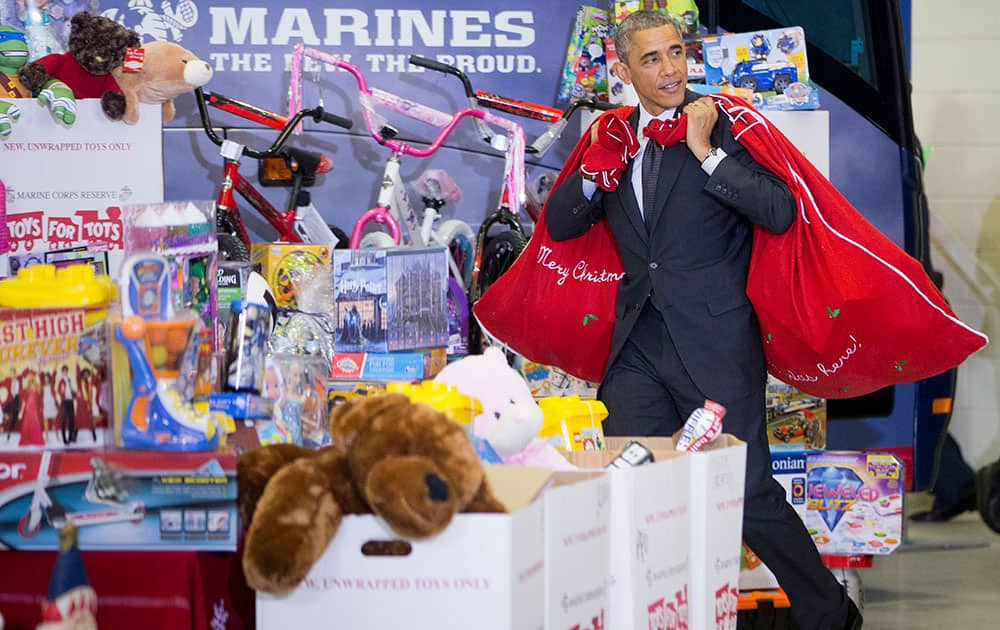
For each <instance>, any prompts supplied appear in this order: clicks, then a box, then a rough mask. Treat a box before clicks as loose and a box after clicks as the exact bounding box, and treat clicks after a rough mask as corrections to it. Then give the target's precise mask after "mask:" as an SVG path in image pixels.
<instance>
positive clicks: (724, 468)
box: [690, 434, 747, 630]
mask: <svg viewBox="0 0 1000 630" xmlns="http://www.w3.org/2000/svg"><path fill="white" fill-rule="evenodd" d="M746 461H747V445H746V443H745V442H742V441H740V440H738V439H737V438H735V437H733V436H732V435H729V434H723V435H720V436H719V437H718V438H717V439H716V440H715V441H713V442H712V443H711V444H709V445H708V446H706V447H705V450H703V451H700V452H698V453H692V454H691V600H690V602H691V603H690V606H691V608H690V610H691V624H690V627H691V628H698V629H699V630H712V629H713V628H714V629H716V630H736V612H737V611H736V606H737V601H738V600H739V586H738V585H739V575H740V556H741V552H742V548H743V547H742V536H743V495H744V483H745V481H746Z"/></svg>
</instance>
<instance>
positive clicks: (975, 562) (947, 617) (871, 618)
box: [861, 494, 1000, 630]
mask: <svg viewBox="0 0 1000 630" xmlns="http://www.w3.org/2000/svg"><path fill="white" fill-rule="evenodd" d="M927 505H928V498H927V497H926V496H925V495H919V494H918V495H912V496H911V495H908V496H907V511H908V512H911V511H919V510H921V509H926V506H927ZM908 527H909V531H908V536H907V538H908V542H909V545H907V546H906V547H903V548H900V550H898V551H897V552H896V553H895V554H893V555H891V556H888V557H884V558H876V559H875V564H874V566H873V567H872V568H871V569H865V570H863V571H861V579H862V583H863V585H864V598H865V607H864V627H865V629H866V630H896V629H899V630H903V629H906V630H922V629H925V628H926V629H928V630H931V629H933V630H941V629H954V630H958V629H959V628H961V629H962V630H965V629H970V630H972V629H975V630H978V629H981V628H984V629H985V628H1000V535H998V534H995V533H994V532H993V531H991V530H990V529H989V528H987V527H986V525H985V524H984V523H983V521H982V519H981V518H980V517H979V514H978V513H975V512H966V513H965V514H963V515H962V516H959V517H956V518H955V519H953V520H951V521H949V522H947V523H913V522H908Z"/></svg>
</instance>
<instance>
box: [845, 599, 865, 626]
mask: <svg viewBox="0 0 1000 630" xmlns="http://www.w3.org/2000/svg"><path fill="white" fill-rule="evenodd" d="M862 621H863V620H862V618H861V611H860V610H858V607H857V605H856V604H855V603H854V600H853V599H848V600H847V622H846V623H844V630H861V622H862Z"/></svg>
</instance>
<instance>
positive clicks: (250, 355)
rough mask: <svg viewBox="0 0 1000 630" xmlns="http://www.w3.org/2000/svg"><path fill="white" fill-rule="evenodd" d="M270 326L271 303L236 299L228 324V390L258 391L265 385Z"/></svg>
mask: <svg viewBox="0 0 1000 630" xmlns="http://www.w3.org/2000/svg"><path fill="white" fill-rule="evenodd" d="M270 327H271V311H270V308H269V307H268V306H265V305H263V304H254V303H252V302H249V301H247V300H238V301H235V302H233V305H232V308H231V314H230V318H229V325H228V326H227V327H226V357H227V358H226V390H227V391H230V392H250V393H253V394H259V393H260V392H261V389H263V385H264V352H265V350H266V347H265V346H266V343H265V342H266V339H267V333H268V331H269V329H270Z"/></svg>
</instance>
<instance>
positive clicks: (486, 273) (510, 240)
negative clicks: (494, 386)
mask: <svg viewBox="0 0 1000 630" xmlns="http://www.w3.org/2000/svg"><path fill="white" fill-rule="evenodd" d="M527 244H528V239H527V237H526V236H525V235H524V233H523V232H520V231H518V230H507V231H506V232H501V233H500V234H497V235H496V236H491V237H489V238H488V239H487V242H486V246H485V247H484V248H483V257H482V260H481V261H480V263H479V276H478V278H477V281H476V286H475V287H472V288H470V298H471V297H472V296H473V295H474V297H475V299H478V297H479V296H480V295H482V294H483V293H484V292H485V291H486V289H488V288H489V287H490V285H491V284H493V283H494V282H496V281H497V279H498V278H500V276H502V275H503V273H504V272H505V271H507V270H508V269H510V267H511V265H513V264H514V261H515V260H517V257H518V256H520V255H521V252H522V251H524V248H525V246H527ZM470 302H472V299H470ZM469 306H470V307H471V306H473V304H470V305H469ZM487 345H489V344H487V343H485V340H484V339H483V331H482V329H481V328H480V327H479V324H478V323H476V320H475V318H470V321H469V353H470V354H482V352H483V350H485V349H486V346H487ZM505 354H507V360H508V362H510V361H512V360H513V356H512V355H511V354H510V353H506V352H505Z"/></svg>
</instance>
